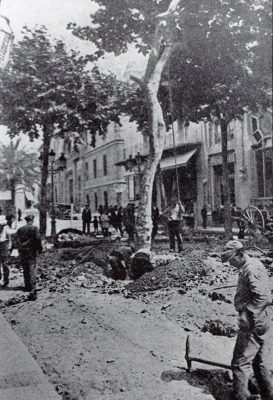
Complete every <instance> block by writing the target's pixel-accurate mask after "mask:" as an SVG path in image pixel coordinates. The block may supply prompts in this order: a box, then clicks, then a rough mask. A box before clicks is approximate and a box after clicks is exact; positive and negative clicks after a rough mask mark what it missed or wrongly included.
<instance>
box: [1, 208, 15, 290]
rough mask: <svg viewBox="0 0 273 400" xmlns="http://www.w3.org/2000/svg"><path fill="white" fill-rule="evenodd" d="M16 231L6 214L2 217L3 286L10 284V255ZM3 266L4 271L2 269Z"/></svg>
mask: <svg viewBox="0 0 273 400" xmlns="http://www.w3.org/2000/svg"><path fill="white" fill-rule="evenodd" d="M15 232H16V229H13V228H12V227H10V226H9V225H8V221H7V219H6V217H5V216H1V218H0V279H1V278H2V273H3V281H4V282H3V287H7V286H8V285H9V266H8V261H9V256H10V248H11V235H12V234H14V233H15ZM1 267H2V271H1Z"/></svg>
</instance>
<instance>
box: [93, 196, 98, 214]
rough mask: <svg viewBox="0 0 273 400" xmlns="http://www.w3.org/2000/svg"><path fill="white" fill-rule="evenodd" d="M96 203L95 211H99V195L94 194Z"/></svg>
mask: <svg viewBox="0 0 273 400" xmlns="http://www.w3.org/2000/svg"><path fill="white" fill-rule="evenodd" d="M94 203H95V211H97V210H98V195H97V193H94Z"/></svg>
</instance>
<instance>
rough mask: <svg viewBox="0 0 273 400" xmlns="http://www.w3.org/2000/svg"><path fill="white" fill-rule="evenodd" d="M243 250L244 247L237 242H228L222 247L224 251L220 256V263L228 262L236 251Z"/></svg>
mask: <svg viewBox="0 0 273 400" xmlns="http://www.w3.org/2000/svg"><path fill="white" fill-rule="evenodd" d="M243 248H244V246H243V244H242V243H241V242H240V241H239V240H230V241H229V242H227V244H226V245H225V246H224V250H223V252H222V254H221V260H222V262H227V261H229V260H230V259H231V257H232V256H234V254H236V252H237V251H238V250H242V249H243Z"/></svg>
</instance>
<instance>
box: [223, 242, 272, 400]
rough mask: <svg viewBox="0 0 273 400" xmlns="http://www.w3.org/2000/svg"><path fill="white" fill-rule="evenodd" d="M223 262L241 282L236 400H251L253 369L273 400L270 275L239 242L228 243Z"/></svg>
mask: <svg viewBox="0 0 273 400" xmlns="http://www.w3.org/2000/svg"><path fill="white" fill-rule="evenodd" d="M222 262H224V263H225V262H229V264H230V265H231V266H233V267H236V268H238V270H239V278H238V285H237V291H236V294H235V298H234V305H235V308H236V310H237V311H238V313H239V331H238V336H237V340H236V344H235V348H234V352H233V359H232V371H233V399H234V400H249V399H251V398H252V397H251V394H250V392H249V390H248V381H249V378H250V374H251V368H253V371H254V375H255V378H256V380H257V384H258V386H259V389H260V395H261V398H262V399H263V400H273V382H272V378H271V372H270V365H269V360H270V358H272V342H271V337H270V336H271V335H272V329H271V323H270V317H269V316H268V313H267V307H268V306H269V305H270V304H271V302H272V299H271V291H270V288H269V285H268V275H267V272H266V269H265V267H264V266H263V264H262V263H261V262H260V261H259V260H258V259H256V258H250V257H249V256H248V255H246V254H245V252H244V249H243V245H242V243H241V242H240V241H238V240H231V241H229V242H228V243H227V244H226V245H225V247H224V251H223V253H222Z"/></svg>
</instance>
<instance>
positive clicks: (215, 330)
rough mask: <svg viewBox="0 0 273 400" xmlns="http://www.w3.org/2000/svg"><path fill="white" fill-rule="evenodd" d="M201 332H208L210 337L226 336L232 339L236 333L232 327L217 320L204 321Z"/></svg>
mask: <svg viewBox="0 0 273 400" xmlns="http://www.w3.org/2000/svg"><path fill="white" fill-rule="evenodd" d="M201 331H202V332H209V333H211V334H212V335H216V336H227V337H234V336H236V333H237V329H235V327H234V326H233V325H230V324H228V323H224V322H223V321H220V320H219V319H217V320H210V321H206V322H205V324H204V326H203V328H202V329H201Z"/></svg>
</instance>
